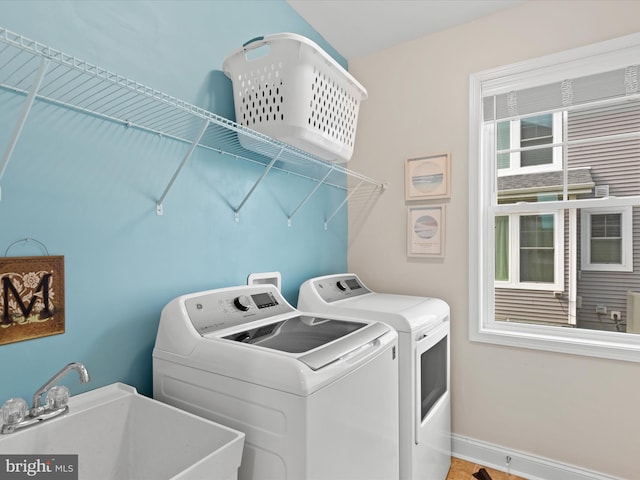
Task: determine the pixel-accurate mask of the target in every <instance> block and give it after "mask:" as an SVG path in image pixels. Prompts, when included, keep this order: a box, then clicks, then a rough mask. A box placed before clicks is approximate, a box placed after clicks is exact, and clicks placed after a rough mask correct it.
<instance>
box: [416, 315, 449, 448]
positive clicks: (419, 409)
mask: <svg viewBox="0 0 640 480" xmlns="http://www.w3.org/2000/svg"><path fill="white" fill-rule="evenodd" d="M448 391H449V322H448V321H445V322H443V323H442V324H441V325H439V326H438V327H437V328H435V329H433V330H430V331H428V332H426V333H424V334H423V335H422V336H421V337H420V338H419V339H418V341H417V343H416V390H415V392H416V395H417V398H416V402H415V405H416V415H415V422H416V425H415V428H416V432H415V433H416V435H415V442H416V443H420V441H421V438H422V437H423V435H422V432H423V431H424V429H425V428H427V427H426V425H427V423H428V422H429V418H430V417H431V416H432V414H433V412H434V411H435V410H436V407H437V405H438V401H439V400H441V399H442V398H443V397H444V396H445V394H446V393H447V392H448Z"/></svg>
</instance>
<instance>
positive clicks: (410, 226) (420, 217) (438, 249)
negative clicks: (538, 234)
mask: <svg viewBox="0 0 640 480" xmlns="http://www.w3.org/2000/svg"><path fill="white" fill-rule="evenodd" d="M444 220H445V209H444V205H430V206H419V207H417V206H416V207H407V256H409V257H436V258H437V257H444V241H445V221H444Z"/></svg>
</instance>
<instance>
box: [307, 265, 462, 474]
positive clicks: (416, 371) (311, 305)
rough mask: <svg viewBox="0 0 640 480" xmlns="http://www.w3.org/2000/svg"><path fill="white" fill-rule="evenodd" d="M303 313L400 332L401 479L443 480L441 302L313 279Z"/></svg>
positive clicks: (445, 322) (344, 278) (445, 398)
mask: <svg viewBox="0 0 640 480" xmlns="http://www.w3.org/2000/svg"><path fill="white" fill-rule="evenodd" d="M298 308H299V309H300V310H307V311H314V312H319V314H330V315H346V316H349V317H351V318H361V319H362V318H367V319H371V320H378V321H380V322H384V323H386V324H388V325H390V326H392V327H393V328H394V329H396V330H397V332H398V337H399V339H398V344H399V350H398V357H399V369H400V371H399V399H400V409H399V419H400V420H399V421H400V478H401V479H402V480H414V479H415V480H417V479H425V480H444V479H446V477H447V473H448V471H449V467H450V466H451V405H450V393H449V388H450V378H449V375H450V374H449V368H450V356H449V348H450V341H449V332H450V326H449V325H450V323H449V305H447V303H446V302H444V301H443V300H440V299H437V298H428V297H418V296H409V295H394V294H385V293H376V292H372V291H371V290H369V289H368V288H367V287H365V285H364V284H363V283H362V281H361V280H360V279H359V278H358V276H357V275H355V274H353V273H346V274H340V275H327V276H323V277H317V278H312V279H310V280H307V281H306V282H304V283H303V284H302V285H301V287H300V292H299V296H298Z"/></svg>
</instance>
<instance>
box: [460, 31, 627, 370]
mask: <svg viewBox="0 0 640 480" xmlns="http://www.w3.org/2000/svg"><path fill="white" fill-rule="evenodd" d="M638 58H640V34H634V35H630V36H628V37H623V38H621V39H617V40H612V41H608V42H604V43H601V44H596V45H591V46H588V47H583V48H580V49H575V50H571V51H568V52H562V53H559V54H555V55H551V56H548V57H543V58H539V59H533V60H530V61H528V62H520V63H518V64H515V65H511V66H504V67H500V68H496V69H494V70H489V71H486V72H480V73H477V74H473V75H472V76H471V79H470V115H471V118H470V151H469V190H470V203H469V208H470V215H469V223H470V224H469V227H470V228H469V232H470V241H469V258H470V265H469V267H470V268H469V271H470V298H469V322H470V323H469V326H470V338H471V340H473V341H483V342H491V343H499V344H506V345H512V346H517V347H527V348H536V349H542V350H553V351H561V352H568V353H577V354H582V355H592V356H602V357H606V358H618V359H624V360H630V361H636V362H640V335H638V334H635V333H632V332H633V329H631V328H630V329H629V333H627V324H629V325H631V324H632V323H633V321H634V320H635V316H633V313H632V312H631V311H629V312H627V296H628V295H629V293H628V292H640V268H638V266H639V265H637V264H636V265H635V268H634V263H635V262H640V238H638V237H640V235H635V236H634V234H633V231H634V230H636V232H637V231H640V88H639V83H640V65H639V61H638ZM603 307H607V308H603ZM607 311H615V312H616V313H617V314H616V315H615V316H608V315H607V314H606V312H607ZM618 312H620V314H618ZM627 314H629V315H631V316H632V318H630V317H628V315H627Z"/></svg>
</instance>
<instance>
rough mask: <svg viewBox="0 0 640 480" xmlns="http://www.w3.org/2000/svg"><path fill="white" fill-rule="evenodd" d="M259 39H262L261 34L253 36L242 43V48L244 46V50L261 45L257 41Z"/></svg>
mask: <svg viewBox="0 0 640 480" xmlns="http://www.w3.org/2000/svg"><path fill="white" fill-rule="evenodd" d="M260 41H264V35H261V36H259V37H254V38H252V39H251V40H248V41H246V42H244V43H243V44H242V48H244V49H245V50H252V49H254V48H258V47H259V46H261V45H262V43H260V44H258V42H260ZM252 43H255V44H256V45H251V44H252ZM263 43H264V42H263Z"/></svg>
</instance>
